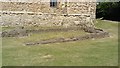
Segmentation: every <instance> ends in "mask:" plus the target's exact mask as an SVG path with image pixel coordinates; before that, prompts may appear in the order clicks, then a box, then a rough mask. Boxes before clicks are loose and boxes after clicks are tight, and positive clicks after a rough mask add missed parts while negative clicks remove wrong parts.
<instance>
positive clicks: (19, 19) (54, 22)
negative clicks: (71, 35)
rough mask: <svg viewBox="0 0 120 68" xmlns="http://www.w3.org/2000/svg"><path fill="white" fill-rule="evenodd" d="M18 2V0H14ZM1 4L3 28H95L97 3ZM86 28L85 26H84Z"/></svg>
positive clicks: (39, 2) (37, 2) (40, 2)
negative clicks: (32, 26)
mask: <svg viewBox="0 0 120 68" xmlns="http://www.w3.org/2000/svg"><path fill="white" fill-rule="evenodd" d="M14 1H17V0H14ZM29 1H30V2H27V1H26V2H0V3H1V4H2V9H1V12H0V14H1V15H0V17H2V21H1V22H2V24H1V25H3V26H5V25H9V26H28V25H38V26H65V27H69V26H82V23H84V24H85V25H86V26H89V27H92V26H94V24H93V20H94V19H95V11H96V3H94V2H62V1H61V0H60V1H59V2H58V4H57V6H56V7H54V8H53V7H50V2H42V1H41V0H40V1H37V0H35V2H31V0H29ZM83 27H84V25H83Z"/></svg>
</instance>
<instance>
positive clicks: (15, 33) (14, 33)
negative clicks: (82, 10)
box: [1, 27, 109, 46]
mask: <svg viewBox="0 0 120 68" xmlns="http://www.w3.org/2000/svg"><path fill="white" fill-rule="evenodd" d="M70 30H83V31H85V32H87V33H89V34H86V35H84V36H76V37H75V36H74V37H69V38H54V39H47V40H40V41H36V42H25V45H28V46H30V45H38V44H50V43H60V42H70V41H78V40H79V41H82V40H87V39H96V38H105V37H109V33H108V32H105V31H103V30H102V29H97V28H92V27H86V28H83V27H82V28H81V27H69V28H57V29H53V28H51V29H38V30H30V29H24V27H20V28H19V29H14V30H9V31H3V32H2V34H1V35H2V37H24V36H28V35H30V34H33V33H43V32H55V31H65V32H66V31H70Z"/></svg>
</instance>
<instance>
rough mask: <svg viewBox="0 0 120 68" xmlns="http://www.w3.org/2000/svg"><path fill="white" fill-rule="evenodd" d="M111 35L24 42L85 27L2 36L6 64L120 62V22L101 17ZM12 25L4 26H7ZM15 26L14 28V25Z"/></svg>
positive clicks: (99, 24) (101, 24)
mask: <svg viewBox="0 0 120 68" xmlns="http://www.w3.org/2000/svg"><path fill="white" fill-rule="evenodd" d="M95 25H96V26H97V27H99V28H102V29H104V30H105V31H107V32H109V33H110V37H108V38H103V39H95V40H84V41H74V42H65V43H52V44H42V45H38V46H24V42H32V41H39V40H41V39H50V38H56V37H71V36H79V35H84V34H85V32H82V31H68V32H47V33H45V32H44V33H39V34H32V35H31V36H28V37H23V38H2V51H3V52H2V65H3V66H117V65H118V42H117V41H118V24H117V23H111V22H104V21H101V20H97V21H96V23H95ZM6 29H9V28H4V27H3V30H6ZM10 29H11V28H10Z"/></svg>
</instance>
